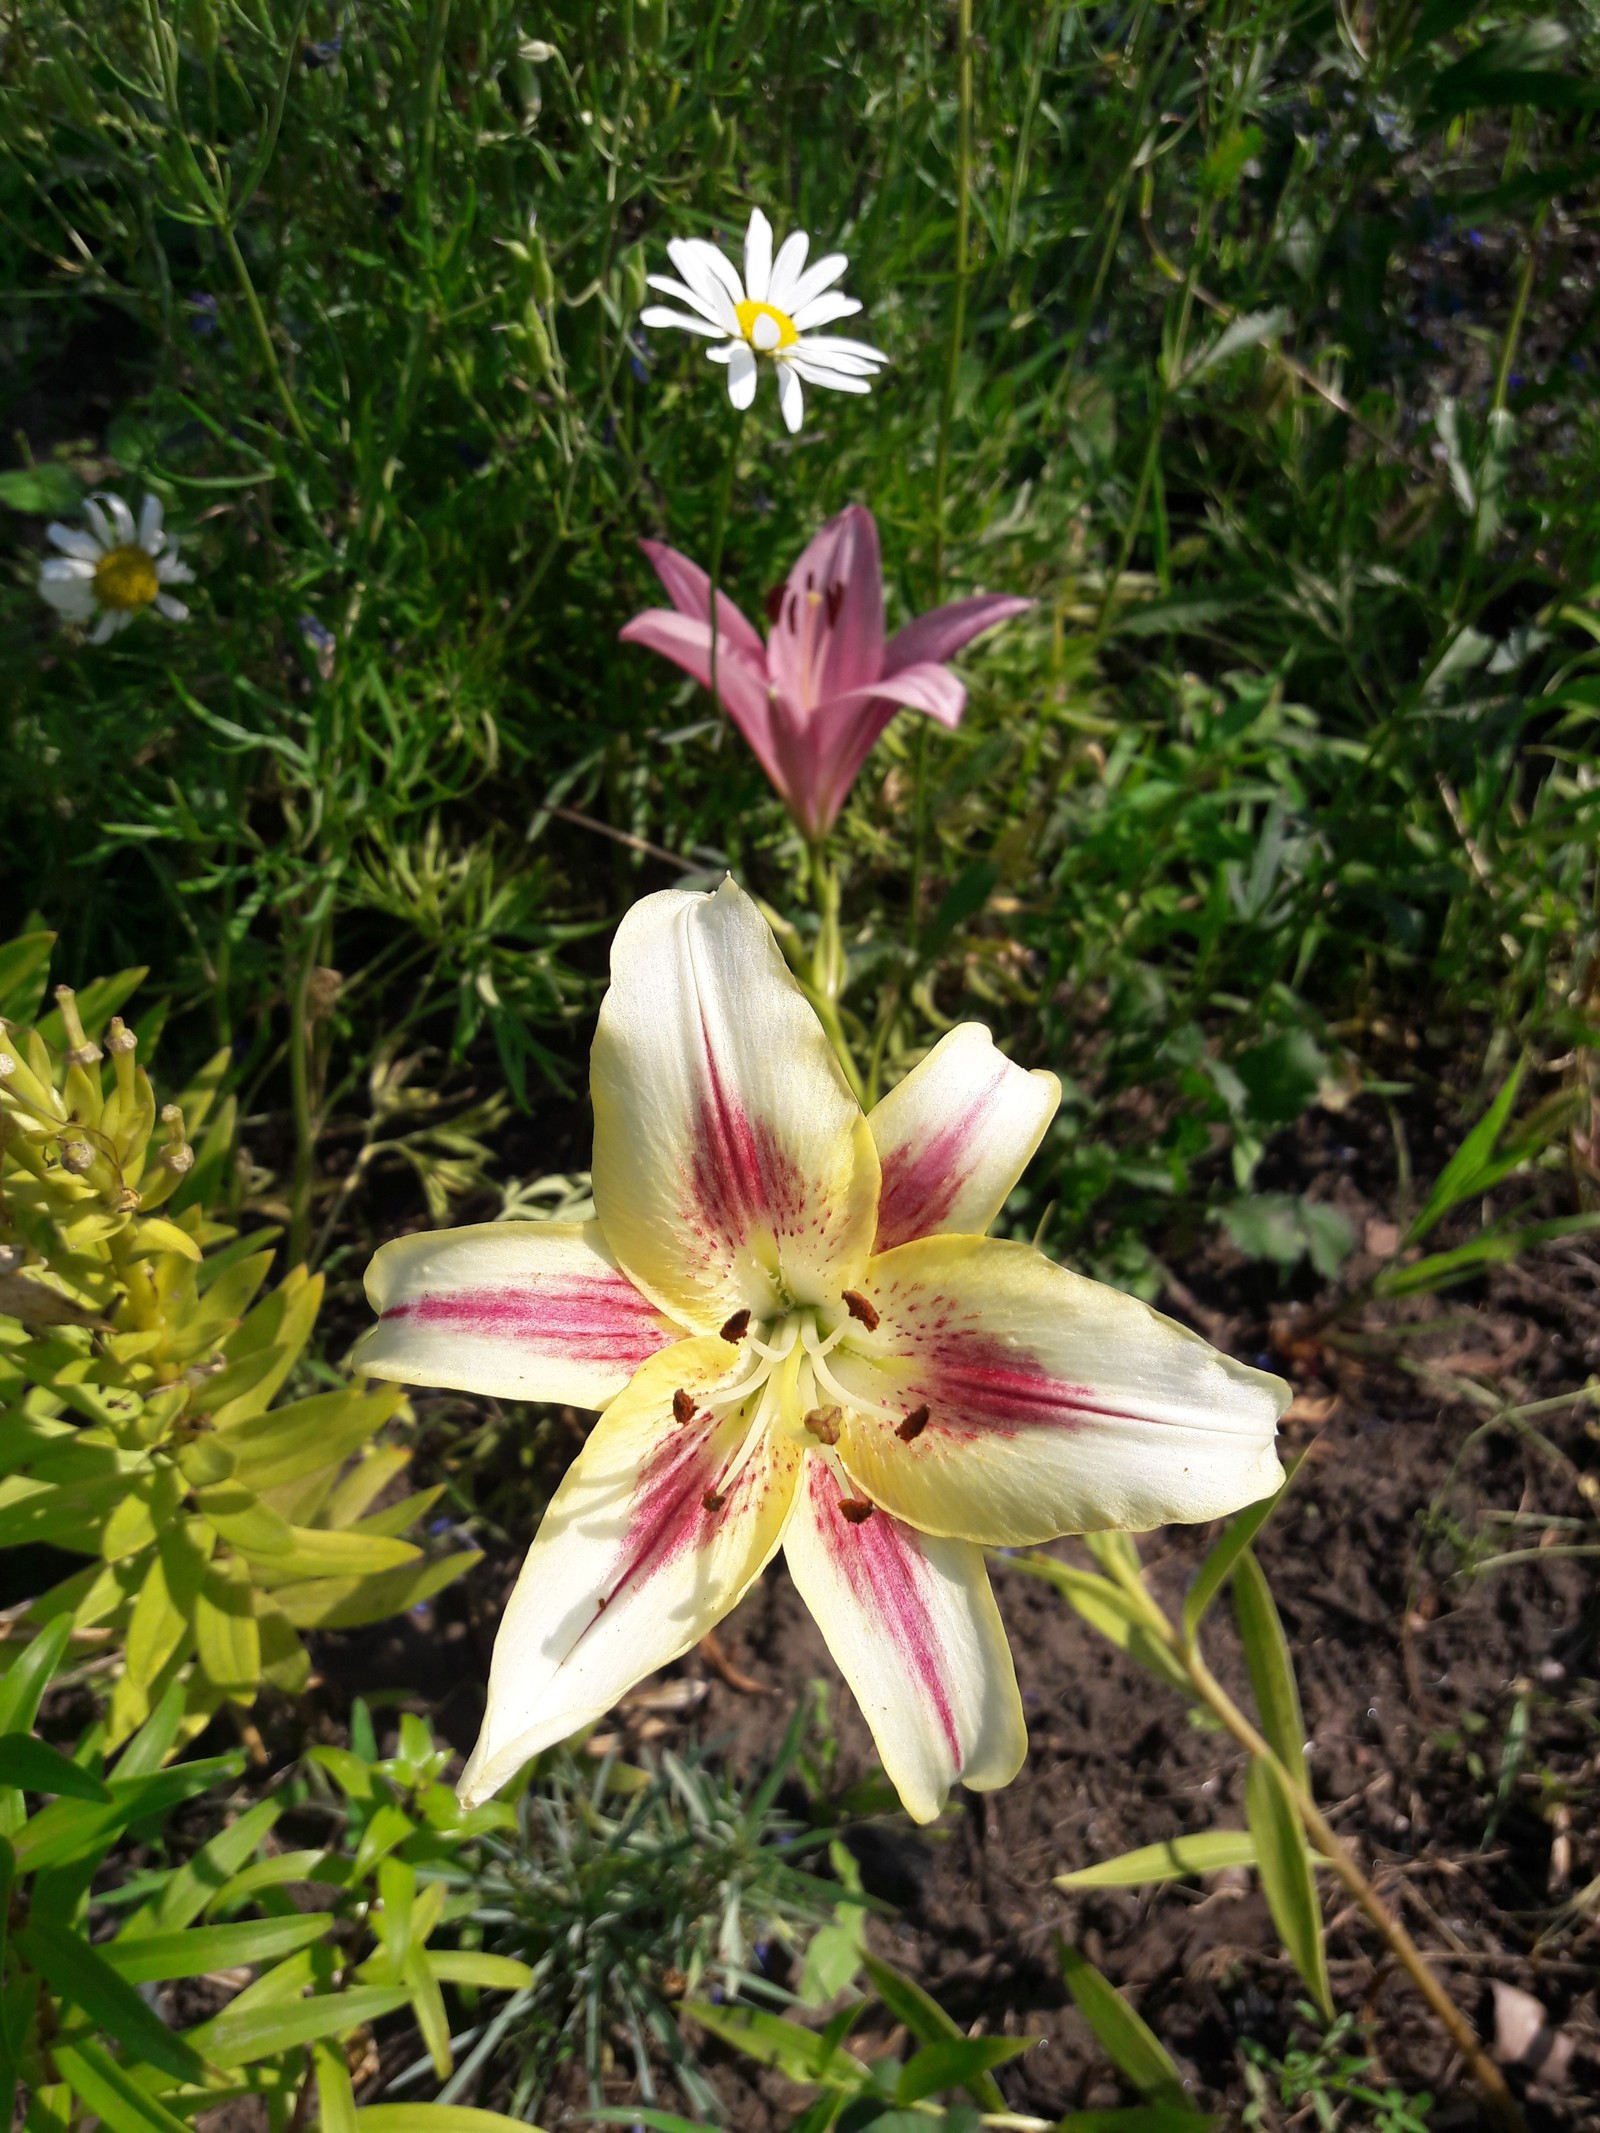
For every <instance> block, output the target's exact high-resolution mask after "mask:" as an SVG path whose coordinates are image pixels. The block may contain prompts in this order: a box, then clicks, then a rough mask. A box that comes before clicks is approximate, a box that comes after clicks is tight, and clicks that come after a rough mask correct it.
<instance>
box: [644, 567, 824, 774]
mask: <svg viewBox="0 0 1600 2133" xmlns="http://www.w3.org/2000/svg"><path fill="white" fill-rule="evenodd" d="M717 612H718V614H719V615H721V616H722V617H723V618H724V622H726V618H727V613H728V604H727V603H726V602H725V601H724V599H723V597H722V595H721V594H720V593H719V594H718V595H717ZM740 619H741V620H743V618H742V617H741V618H740ZM745 627H746V628H747V629H748V628H749V624H748V623H746V624H745ZM618 635H619V637H620V638H621V640H622V642H623V643H624V644H642V645H645V646H647V647H648V648H649V649H650V650H651V651H652V652H659V653H660V654H661V655H662V657H663V658H664V659H670V660H671V661H672V663H673V665H674V666H679V667H682V668H683V670H684V672H685V673H686V674H692V675H693V676H694V678H695V680H696V681H698V682H699V683H700V684H701V685H702V687H704V688H707V689H709V688H710V686H711V632H710V630H709V629H708V627H707V626H706V624H705V623H704V622H691V621H690V619H689V617H688V616H687V615H683V614H677V613H675V612H674V611H673V610H672V609H671V608H667V607H648V608H646V609H645V611H644V613H643V614H642V615H635V616H634V618H633V620H632V621H631V622H628V623H625V624H624V625H623V627H622V629H621V630H620V631H619V632H618ZM751 635H752V636H754V635H755V633H754V631H751ZM756 642H757V645H758V646H759V644H760V639H759V638H757V639H756ZM741 650H742V645H741V640H740V639H738V638H736V637H734V636H733V635H731V634H730V632H729V631H728V630H727V629H726V627H725V628H724V630H723V632H722V634H721V636H720V637H719V638H718V640H717V695H718V696H719V697H720V699H721V701H722V708H723V709H724V710H725V711H726V712H727V714H728V716H729V718H731V719H732V720H733V723H734V724H735V725H736V726H737V727H738V729H739V731H740V732H741V733H742V734H743V735H744V737H745V739H746V740H747V741H748V742H749V744H750V747H751V749H752V751H753V752H754V754H755V756H756V759H757V761H758V762H759V763H760V765H761V767H762V769H763V770H764V771H765V772H766V774H767V776H768V777H769V778H770V779H771V780H772V782H773V784H774V785H776V786H777V788H778V790H779V792H785V791H787V785H786V783H785V767H784V759H783V756H782V754H781V753H780V750H779V745H778V740H777V737H776V734H775V731H774V725H773V715H772V700H771V698H770V697H769V695H768V693H767V682H766V674H765V672H764V671H762V672H759V673H758V672H757V671H756V669H755V668H754V667H753V666H752V665H751V663H750V660H749V657H748V655H746V656H742V657H741Z"/></svg>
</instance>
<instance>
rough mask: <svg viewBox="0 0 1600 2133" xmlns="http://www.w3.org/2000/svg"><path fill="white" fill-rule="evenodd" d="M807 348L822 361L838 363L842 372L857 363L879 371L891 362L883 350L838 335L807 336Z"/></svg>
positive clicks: (813, 334)
mask: <svg viewBox="0 0 1600 2133" xmlns="http://www.w3.org/2000/svg"><path fill="white" fill-rule="evenodd" d="M806 347H807V348H808V349H809V350H810V352H811V354H812V355H814V356H816V357H817V358H818V359H819V360H820V361H822V362H824V363H837V364H838V365H839V368H840V369H841V370H843V369H846V368H849V367H850V366H852V365H853V364H856V363H867V364H870V365H871V366H872V367H873V368H874V369H879V368H881V367H882V366H883V365H884V364H885V363H887V362H888V360H889V358H888V357H887V356H886V355H885V354H884V352H883V350H882V349H881V348H873V347H870V346H869V345H868V343H867V342H865V341H851V340H847V339H846V338H845V337H844V336H843V335H842V334H837V333H810V334H807V336H806Z"/></svg>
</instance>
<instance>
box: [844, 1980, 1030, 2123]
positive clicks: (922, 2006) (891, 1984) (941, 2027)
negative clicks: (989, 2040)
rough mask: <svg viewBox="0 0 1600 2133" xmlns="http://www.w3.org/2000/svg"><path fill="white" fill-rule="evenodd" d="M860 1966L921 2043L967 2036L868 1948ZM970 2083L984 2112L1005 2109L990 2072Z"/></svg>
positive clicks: (917, 1987)
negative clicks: (868, 1950)
mask: <svg viewBox="0 0 1600 2133" xmlns="http://www.w3.org/2000/svg"><path fill="white" fill-rule="evenodd" d="M861 1965H862V1968H863V1969H864V1970H865V1971H866V1973H867V1976H868V1978H869V1979H870V1980H871V1982H872V1989H873V1991H874V1992H875V1993H876V1994H877V1995H878V1998H879V1999H880V2000H882V2002H883V2004H884V2006H885V2007H887V2008H888V2010H889V2012H890V2014H892V2015H893V2016H894V2018H895V2020H896V2021H897V2022H903V2023H904V2024H905V2026H906V2028H907V2029H908V2030H909V2031H910V2033H911V2035H912V2036H914V2037H915V2038H916V2039H917V2041H918V2043H920V2044H943V2043H945V2042H947V2041H953V2040H954V2039H956V2038H965V2036H966V2031H965V2030H964V2029H963V2028H962V2027H961V2025H960V2023H959V2022H957V2021H956V2020H955V2018H954V2017H953V2016H951V2015H948V2014H946V2013H945V2011H944V2009H943V2008H942V2007H941V2006H940V2005H939V2003H938V2001H937V2000H936V1999H934V1998H933V1996H932V1994H931V1993H927V1992H924V1991H923V1989H922V1987H921V1986H920V1985H919V1984H918V1983H917V1982H916V1980H915V1979H914V1978H909V1977H906V1976H905V1975H904V1973H903V1972H901V1971H899V1970H896V1969H895V1968H894V1967H893V1965H892V1964H890V1963H886V1962H884V1961H882V1960H881V1958H880V1957H878V1956H876V1955H873V1954H871V1953H869V1952H866V1951H863V1954H862V1957H861ZM969 2086H970V2088H971V2093H972V2094H973V2096H974V2097H975V2098H976V2099H977V2101H978V2103H979V2105H980V2106H981V2108H982V2109H984V2110H985V2111H1003V2110H1004V2109H1005V2107H1006V2100H1005V2098H1004V2096H1002V2095H1001V2093H1000V2090H999V2088H998V2086H997V2085H996V2083H995V2081H994V2079H993V2077H992V2076H991V2075H988V2074H985V2073H980V2074H978V2076H977V2077H976V2079H975V2080H974V2081H973V2082H972V2083H971V2084H969Z"/></svg>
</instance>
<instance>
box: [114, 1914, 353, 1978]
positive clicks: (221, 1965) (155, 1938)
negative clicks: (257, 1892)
mask: <svg viewBox="0 0 1600 2133" xmlns="http://www.w3.org/2000/svg"><path fill="white" fill-rule="evenodd" d="M332 1924H333V1914H332V1913H331V1912H329V1911H320V1912H316V1913H314V1914H313V1915H312V1916H311V1917H309V1918H252V1919H248V1920H246V1921H245V1923H244V1924H242V1925H236V1926H193V1927H190V1928H189V1929H187V1930H186V1931H184V1932H180V1933H138V1934H133V1935H127V1934H119V1935H118V1937H117V1938H116V1939H115V1940H114V1941H111V1942H109V1943H102V1944H101V1946H100V1948H99V1950H98V1952H99V1953H100V1954H101V1955H103V1956H104V1957H105V1959H106V1961H107V1962H108V1963H109V1964H110V1965H111V1968H112V1969H113V1970H115V1971H116V1973H117V1975H118V1976H119V1977H122V1978H126V1979H127V1981H128V1983H129V1984H130V1985H155V1984H162V1983H164V1982H165V1981H166V1980H167V1979H169V1978H178V1977H205V1976H207V1975H208V1974H209V1973H210V1972H211V1971H213V1970H232V1969H235V1968H236V1967H237V1966H238V1965H239V1964H241V1963H269V1962H276V1961H277V1959H278V1957H279V1956H280V1955H291V1954H293V1952H294V1950H295V1949H296V1948H308V1947H309V1946H310V1945H311V1943H312V1942H313V1941H317V1940H321V1939H323V1938H324V1937H325V1935H326V1934H327V1932H328V1929H329V1927H330V1926H331V1925H332Z"/></svg>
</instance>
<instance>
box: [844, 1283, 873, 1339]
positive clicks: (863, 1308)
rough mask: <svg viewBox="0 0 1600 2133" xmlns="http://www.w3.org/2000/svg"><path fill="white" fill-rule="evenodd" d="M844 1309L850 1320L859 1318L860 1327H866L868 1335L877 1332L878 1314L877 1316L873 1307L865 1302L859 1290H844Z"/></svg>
mask: <svg viewBox="0 0 1600 2133" xmlns="http://www.w3.org/2000/svg"><path fill="white" fill-rule="evenodd" d="M844 1307H845V1309H846V1310H847V1311H848V1312H849V1313H850V1316H851V1317H852V1318H859V1319H860V1321H861V1323H862V1325H864V1326H865V1327H866V1329H867V1331H868V1332H869V1333H876V1332H877V1330H878V1314H877V1311H876V1310H875V1309H874V1307H873V1306H872V1305H871V1304H869V1303H868V1302H867V1299H866V1298H865V1297H864V1296H863V1295H862V1294H861V1292H860V1290H859V1289H846V1290H845V1292H844Z"/></svg>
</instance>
